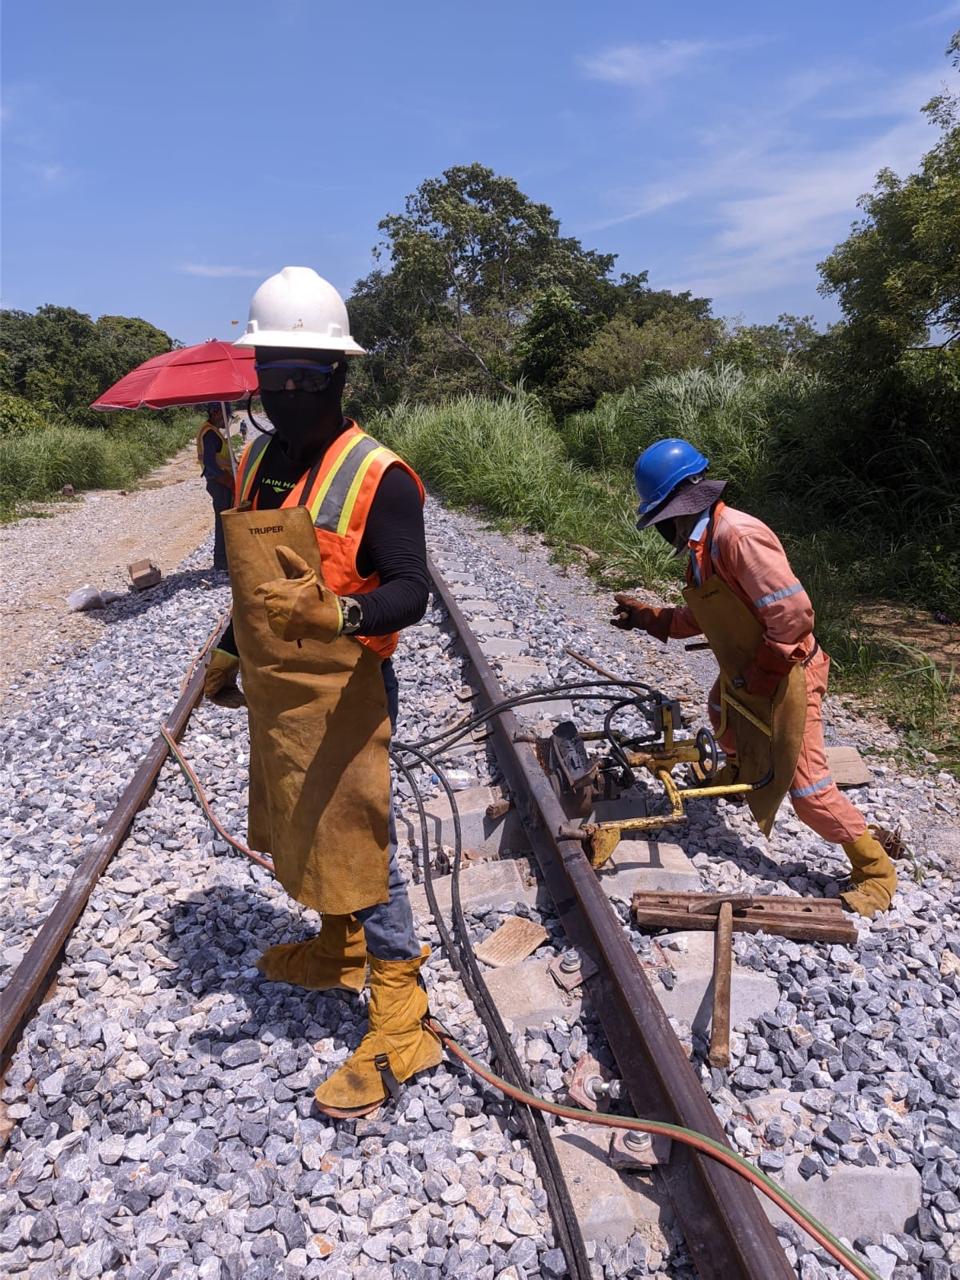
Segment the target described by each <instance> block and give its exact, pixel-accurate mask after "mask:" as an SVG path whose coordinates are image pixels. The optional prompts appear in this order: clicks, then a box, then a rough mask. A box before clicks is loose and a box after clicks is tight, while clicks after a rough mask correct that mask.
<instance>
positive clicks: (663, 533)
mask: <svg viewBox="0 0 960 1280" xmlns="http://www.w3.org/2000/svg"><path fill="white" fill-rule="evenodd" d="M653 527H654V528H655V529H656V531H657V533H659V535H660V537H661V538H663V539H664V541H665V542H669V543H670V545H671V547H672V546H673V544H674V541H675V539H676V536H677V522H676V520H658V521H657V523H656V524H655V525H654V526H653Z"/></svg>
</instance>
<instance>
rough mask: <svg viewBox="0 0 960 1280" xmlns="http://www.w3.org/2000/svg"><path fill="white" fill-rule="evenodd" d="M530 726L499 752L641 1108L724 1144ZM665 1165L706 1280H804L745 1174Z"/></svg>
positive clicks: (500, 741)
mask: <svg viewBox="0 0 960 1280" xmlns="http://www.w3.org/2000/svg"><path fill="white" fill-rule="evenodd" d="M429 568H430V575H431V577H432V578H433V584H434V589H435V591H436V593H437V595H438V596H439V597H440V599H441V600H442V601H443V604H444V606H445V608H446V609H447V612H448V613H449V615H450V620H451V622H452V624H453V626H454V627H455V628H456V630H457V631H458V633H459V637H460V642H461V644H462V646H463V648H464V649H465V651H466V654H467V657H468V659H469V661H470V663H471V664H472V666H473V670H474V674H475V677H476V681H477V683H478V685H479V686H480V689H481V691H482V695H483V698H484V699H485V700H486V702H487V704H488V705H492V704H494V703H495V702H498V701H499V700H500V699H501V698H502V697H503V692H502V690H501V688H500V685H499V683H498V682H497V679H496V677H495V676H494V674H493V671H492V669H491V668H490V665H489V663H488V662H487V660H486V658H485V657H484V655H483V652H482V650H481V649H480V647H479V645H478V643H477V640H476V638H475V637H474V636H473V634H472V633H471V631H470V628H469V625H468V623H467V621H466V619H465V618H464V616H463V613H462V612H461V611H460V608H459V606H458V605H457V602H456V599H455V598H454V596H453V595H452V593H451V591H450V588H449V587H448V586H447V584H446V583H445V582H444V581H443V579H442V578H441V576H440V574H439V572H438V571H437V568H436V566H435V565H434V564H433V563H432V562H430V564H429ZM518 728H519V724H518V721H517V719H516V717H515V716H514V715H513V713H512V712H509V711H504V712H501V713H500V714H498V715H497V716H496V717H495V718H494V720H493V739H494V742H495V745H496V752H497V760H498V763H499V765H500V768H501V769H502V771H503V774H504V777H505V780H506V783H507V785H508V787H509V788H510V791H511V793H512V795H513V799H514V802H515V805H516V808H517V810H518V812H519V814H520V817H521V819H522V820H523V823H524V827H525V828H526V831H527V835H528V837H529V839H530V843H531V846H532V848H533V852H534V855H535V857H536V859H537V863H538V865H539V867H540V871H541V873H542V875H543V878H544V881H545V883H546V886H547V889H548V891H549V893H550V895H551V897H552V898H553V901H554V906H555V908H556V911H557V914H558V916H559V918H560V923H561V925H562V927H563V929H564V931H565V932H566V934H567V937H568V938H569V939H570V942H571V943H572V944H573V945H575V946H577V947H580V948H581V949H582V950H584V951H586V953H587V954H588V955H589V956H590V957H591V959H593V960H594V961H597V959H598V957H599V959H600V964H601V968H600V972H599V973H598V974H597V975H596V976H595V977H594V978H592V979H590V984H589V994H590V1000H591V1005H592V1007H593V1009H594V1010H595V1011H596V1013H597V1014H598V1016H599V1018H600V1021H601V1023H602V1024H603V1028H604V1031H605V1033H606V1036H607V1040H608V1042H609V1044H610V1048H611V1050H612V1051H613V1054H614V1057H615V1058H616V1060H617V1063H618V1065H619V1068H620V1074H621V1076H622V1077H623V1080H624V1083H625V1084H626V1087H627V1089H628V1091H629V1094H630V1098H631V1101H632V1103H633V1106H634V1107H635V1109H636V1113H637V1114H638V1115H643V1116H652V1117H655V1118H657V1119H661V1120H667V1121H670V1122H672V1123H675V1124H681V1125H684V1126H686V1127H688V1128H691V1129H696V1130H698V1131H699V1132H701V1133H705V1134H707V1135H709V1136H710V1137H712V1138H715V1139H716V1140H718V1141H720V1142H724V1141H725V1138H724V1133H723V1129H722V1128H721V1126H720V1123H719V1121H718V1119H717V1117H716V1114H715V1113H714V1110H713V1108H712V1107H711V1105H710V1102H709V1100H708V1099H707V1096H706V1094H705V1093H704V1092H703V1089H702V1088H701V1086H700V1082H699V1080H698V1079H697V1076H696V1073H695V1072H694V1070H693V1067H692V1066H691V1064H690V1061H689V1060H688V1058H687V1056H686V1053H685V1052H684V1049H683V1047H682V1045H681V1044H680V1041H679V1040H678V1039H677V1037H676V1035H675V1034H674V1032H673V1029H672V1028H671V1026H670V1023H669V1020H668V1019H667V1016H666V1014H665V1012H664V1010H663V1008H662V1006H661V1004H660V1002H659V1000H658V999H657V997H656V995H655V994H654V991H653V988H652V987H651V986H650V983H649V981H648V979H647V977H646V975H645V974H644V972H643V970H642V968H641V966H640V962H639V959H638V957H637V955H636V953H635V952H634V950H633V948H632V947H631V945H630V943H629V940H628V939H627V937H626V935H625V934H624V932H623V928H622V926H621V924H620V920H619V917H618V916H617V914H616V912H615V911H614V909H613V907H612V905H611V903H610V901H609V899H608V898H607V895H606V892H605V890H604V889H603V887H602V886H601V885H600V883H599V881H598V880H597V876H596V873H595V872H594V870H593V868H592V867H591V866H590V863H589V862H588V860H587V858H586V856H585V854H584V851H583V847H582V845H581V843H580V842H579V841H575V840H564V839H559V838H558V837H557V836H556V835H555V834H554V833H555V832H557V831H559V829H560V828H561V826H562V825H563V824H564V823H565V821H566V815H565V814H564V812H563V809H562V807H561V805H560V803H559V801H558V800H557V798H556V796H555V795H554V793H553V789H552V788H551V786H550V783H549V781H548V780H547V777H546V775H545V774H544V773H543V770H542V769H541V767H540V764H539V762H538V760H537V757H536V753H535V751H534V749H533V747H532V746H531V745H530V744H529V743H524V742H515V741H514V734H516V733H517V731H518ZM660 1173H661V1176H662V1178H663V1180H664V1184H665V1186H666V1188H667V1191H668V1193H669V1195H670V1198H671V1201H672V1203H673V1207H674V1211H675V1213H676V1216H677V1220H678V1222H679V1224H680V1227H681V1229H682V1231H683V1234H684V1238H685V1239H686V1243H687V1247H688V1249H689V1250H690V1253H691V1256H692V1257H693V1259H694V1262H695V1264H696V1267H697V1270H698V1271H699V1273H700V1275H701V1277H703V1280H793V1277H794V1273H793V1268H792V1267H790V1266H789V1264H788V1262H787V1259H786V1256H785V1255H784V1253H783V1250H782V1249H781V1248H780V1245H779V1243H778V1241H777V1236H776V1232H775V1231H774V1229H773V1227H772V1226H771V1224H770V1223H769V1222H768V1221H767V1218H766V1215H765V1214H764V1212H763V1210H762V1208H761V1207H760V1204H759V1201H758V1200H757V1196H756V1193H755V1192H753V1191H752V1190H750V1189H748V1188H744V1187H743V1186H742V1185H741V1184H740V1180H739V1179H738V1178H737V1176H736V1174H734V1173H732V1172H731V1171H730V1170H729V1169H725V1168H723V1167H717V1166H715V1165H714V1166H712V1167H711V1162H710V1161H709V1160H708V1159H706V1158H705V1157H703V1156H700V1155H698V1154H697V1153H695V1152H693V1151H690V1150H689V1149H686V1150H678V1149H677V1148H676V1146H675V1149H674V1153H673V1157H672V1159H671V1161H670V1163H669V1164H668V1165H665V1166H661V1167H660Z"/></svg>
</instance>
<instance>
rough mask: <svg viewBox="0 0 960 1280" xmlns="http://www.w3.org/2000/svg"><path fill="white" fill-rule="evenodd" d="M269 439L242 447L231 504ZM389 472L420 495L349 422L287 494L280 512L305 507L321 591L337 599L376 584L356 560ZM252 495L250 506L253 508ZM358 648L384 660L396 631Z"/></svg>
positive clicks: (248, 487) (244, 492) (242, 495)
mask: <svg viewBox="0 0 960 1280" xmlns="http://www.w3.org/2000/svg"><path fill="white" fill-rule="evenodd" d="M271 438H272V437H271V436H266V435H261V436H259V437H258V438H257V439H256V440H254V441H252V442H251V443H250V444H248V445H247V447H246V449H244V451H243V455H242V457H241V458H240V465H239V467H238V468H237V487H236V492H235V501H236V505H237V506H238V507H239V506H240V505H241V503H244V502H249V501H250V500H251V498H250V495H251V494H252V493H253V492H254V485H255V482H256V478H257V473H258V472H259V470H260V464H261V462H262V461H263V456H264V454H265V453H266V451H267V447H268V446H269V444H270V440H271ZM390 467H403V469H404V471H406V472H407V474H408V475H409V476H411V477H412V479H413V480H414V481H415V482H416V485H417V488H418V489H419V490H420V501H421V502H423V500H424V497H425V494H424V489H423V484H422V482H421V480H420V477H419V476H418V475H417V473H416V472H415V471H414V470H413V468H412V467H411V466H409V465H408V464H407V463H406V462H404V460H403V459H402V458H400V457H398V456H397V455H396V454H395V453H393V452H392V451H391V450H390V449H387V448H385V447H384V446H383V445H382V444H378V442H377V441H376V440H374V438H373V437H372V436H368V435H367V433H366V432H365V431H363V430H361V428H360V427H358V426H357V424H356V423H355V422H353V421H352V420H351V419H350V418H348V419H347V429H346V431H344V432H342V433H341V434H340V435H338V436H337V438H336V440H334V441H333V443H332V444H331V445H330V447H329V448H328V449H327V451H326V453H325V454H324V455H323V457H322V458H321V459H320V461H319V462H318V463H316V464H315V465H314V466H313V467H312V468H311V469H310V471H309V472H307V474H306V475H305V476H304V477H303V478H302V479H301V480H300V481H299V482H298V483H297V484H295V485H294V487H293V488H292V489H291V490H290V492H289V493H288V494H287V496H286V497H285V498H284V500H283V502H282V503H281V504H280V505H281V507H307V508H309V511H310V514H311V516H312V517H313V526H314V529H315V530H316V534H317V544H318V546H319V548H320V566H321V569H322V572H323V581H324V584H325V586H327V587H329V588H330V590H331V591H333V592H335V593H336V594H337V595H338V596H357V595H363V594H364V593H365V592H367V591H373V590H374V589H375V588H376V587H378V586H379V585H380V578H379V575H378V574H376V573H371V574H370V575H369V576H368V577H366V578H364V577H361V576H360V572H359V570H358V569H357V555H358V554H359V551H360V543H361V542H362V541H363V533H364V530H365V529H366V527H367V517H368V516H369V514H370V507H371V506H372V504H373V499H374V497H375V496H376V492H377V488H378V486H379V484H380V481H381V480H382V479H383V477H384V475H385V474H386V472H387V471H388V470H389V469H390ZM256 496H257V495H256V494H254V498H253V506H254V508H256V506H257V501H256ZM356 638H357V639H358V640H359V641H360V643H361V644H365V645H366V646H367V647H368V648H369V649H372V650H373V652H374V653H375V654H377V656H378V657H379V658H380V660H381V661H385V660H386V659H387V658H389V657H390V655H391V654H392V653H393V651H394V650H395V649H396V647H397V642H398V640H399V639H400V635H399V632H396V631H394V632H391V633H390V635H386V636H357V637H356Z"/></svg>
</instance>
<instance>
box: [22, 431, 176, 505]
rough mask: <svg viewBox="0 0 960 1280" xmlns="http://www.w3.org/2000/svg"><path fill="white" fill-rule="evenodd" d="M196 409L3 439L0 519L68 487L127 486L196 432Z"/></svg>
mask: <svg viewBox="0 0 960 1280" xmlns="http://www.w3.org/2000/svg"><path fill="white" fill-rule="evenodd" d="M196 426H197V415H196V413H192V412H191V413H183V414H179V415H176V416H174V415H170V416H166V415H165V417H164V418H160V417H156V416H152V415H151V416H150V417H147V416H146V415H136V416H135V417H134V416H133V415H131V416H130V418H129V419H128V420H123V419H121V418H120V417H119V415H118V416H116V417H111V418H110V419H109V420H108V421H107V422H106V423H105V425H104V428H103V429H102V430H96V429H94V428H90V427H74V426H69V425H58V424H54V425H50V426H47V427H44V428H43V430H37V431H31V432H29V433H28V434H25V435H8V436H4V437H2V438H0V518H2V519H4V520H11V519H16V516H17V513H18V512H20V511H22V509H23V507H24V506H25V505H26V504H30V503H36V502H43V501H45V500H48V499H50V498H53V497H56V496H57V495H58V494H59V493H60V491H61V489H62V488H63V486H64V485H67V484H70V485H73V487H74V489H75V490H76V491H77V492H78V493H79V492H81V491H82V490H84V489H125V488H129V487H131V486H133V485H134V484H135V483H136V481H137V480H138V479H139V478H140V477H141V476H143V475H145V474H146V473H147V472H148V471H151V470H152V469H153V468H154V467H156V466H158V465H159V464H160V463H161V462H163V461H165V460H166V459H167V458H169V457H170V456H171V455H172V454H174V453H176V452H177V450H178V449H181V448H182V447H183V446H184V445H185V444H186V443H187V442H188V441H189V440H190V439H191V438H192V436H193V435H194V433H195V432H196Z"/></svg>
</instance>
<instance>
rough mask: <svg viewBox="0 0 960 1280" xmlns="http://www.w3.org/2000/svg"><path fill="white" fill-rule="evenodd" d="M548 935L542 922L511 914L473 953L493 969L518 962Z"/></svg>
mask: <svg viewBox="0 0 960 1280" xmlns="http://www.w3.org/2000/svg"><path fill="white" fill-rule="evenodd" d="M549 936H550V935H549V934H548V933H547V931H546V929H544V927H543V925H542V924H537V922H536V921H535V920H528V919H527V918H526V917H525V916H511V917H510V919H509V920H505V921H504V923H503V924H502V925H501V926H500V928H499V929H495V930H494V931H493V933H491V935H490V937H489V938H485V939H484V940H483V942H481V943H480V945H479V946H478V947H476V948H475V949H474V955H475V956H476V957H477V959H478V960H482V961H483V962H484V964H488V965H490V966H491V967H492V968H494V969H500V968H502V967H503V966H504V965H508V964H519V962H520V961H521V960H526V958H527V956H529V955H531V954H532V953H533V952H534V951H536V949H537V947H542V946H543V944H544V943H545V942H546V941H547V938H548V937H549Z"/></svg>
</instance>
